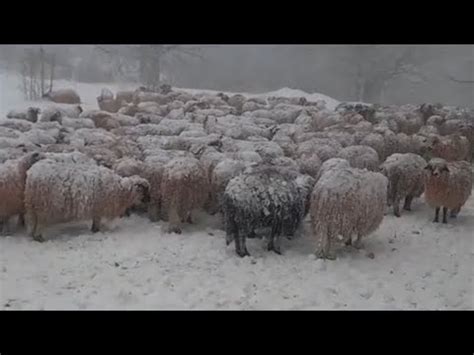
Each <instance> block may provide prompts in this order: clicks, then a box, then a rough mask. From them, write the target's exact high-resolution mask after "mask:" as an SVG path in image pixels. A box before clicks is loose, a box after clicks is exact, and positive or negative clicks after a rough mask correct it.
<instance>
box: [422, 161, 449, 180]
mask: <svg viewBox="0 0 474 355" xmlns="http://www.w3.org/2000/svg"><path fill="white" fill-rule="evenodd" d="M425 170H426V172H427V174H428V176H432V177H436V178H438V177H442V176H446V175H447V174H449V168H448V163H447V162H446V160H444V159H440V158H433V159H431V160H430V161H429V163H428V165H427V166H426V167H425Z"/></svg>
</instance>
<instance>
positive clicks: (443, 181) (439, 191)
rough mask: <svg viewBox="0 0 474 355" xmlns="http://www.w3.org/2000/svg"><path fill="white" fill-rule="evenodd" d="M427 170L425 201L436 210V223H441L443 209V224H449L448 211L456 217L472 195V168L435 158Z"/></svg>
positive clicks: (462, 163)
mask: <svg viewBox="0 0 474 355" xmlns="http://www.w3.org/2000/svg"><path fill="white" fill-rule="evenodd" d="M425 169H426V170H425V201H426V203H427V204H428V205H429V206H431V207H432V208H434V209H435V218H434V222H438V221H439V210H440V208H441V207H443V223H448V221H447V212H448V209H449V210H451V213H450V215H451V217H456V216H457V214H458V213H459V211H460V210H461V207H462V206H463V205H464V204H465V203H466V201H467V200H468V198H469V196H470V195H471V191H472V170H471V167H470V165H469V163H468V162H465V161H456V162H448V161H446V160H444V159H441V158H433V159H431V160H430V161H429V163H428V165H427V166H426V168H425Z"/></svg>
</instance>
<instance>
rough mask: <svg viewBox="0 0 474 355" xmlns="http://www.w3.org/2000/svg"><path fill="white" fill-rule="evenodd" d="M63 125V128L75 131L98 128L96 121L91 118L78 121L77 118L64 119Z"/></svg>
mask: <svg viewBox="0 0 474 355" xmlns="http://www.w3.org/2000/svg"><path fill="white" fill-rule="evenodd" d="M62 125H63V127H66V128H72V129H74V130H76V129H81V128H96V127H95V124H94V121H92V120H91V119H89V118H81V119H77V118H68V117H64V118H63V119H62Z"/></svg>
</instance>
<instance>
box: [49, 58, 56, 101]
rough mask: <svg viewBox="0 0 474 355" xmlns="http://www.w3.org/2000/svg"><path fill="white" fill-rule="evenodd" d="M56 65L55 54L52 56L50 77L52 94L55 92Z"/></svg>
mask: <svg viewBox="0 0 474 355" xmlns="http://www.w3.org/2000/svg"><path fill="white" fill-rule="evenodd" d="M55 64H56V57H55V54H54V53H53V54H52V55H51V62H50V66H51V73H50V74H51V75H50V77H49V91H48V92H51V91H52V90H53V80H54V67H55Z"/></svg>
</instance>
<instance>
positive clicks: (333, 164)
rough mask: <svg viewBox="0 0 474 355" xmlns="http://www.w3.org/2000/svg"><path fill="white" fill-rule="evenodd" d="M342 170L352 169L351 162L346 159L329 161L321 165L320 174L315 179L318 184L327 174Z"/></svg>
mask: <svg viewBox="0 0 474 355" xmlns="http://www.w3.org/2000/svg"><path fill="white" fill-rule="evenodd" d="M340 168H350V164H349V162H348V161H347V160H346V159H341V158H331V159H328V160H326V161H325V162H324V163H323V164H321V166H320V168H319V170H318V172H317V173H316V174H315V176H314V179H315V180H316V182H318V180H319V179H320V178H321V176H322V175H323V174H324V173H325V172H327V171H329V170H333V169H340Z"/></svg>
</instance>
